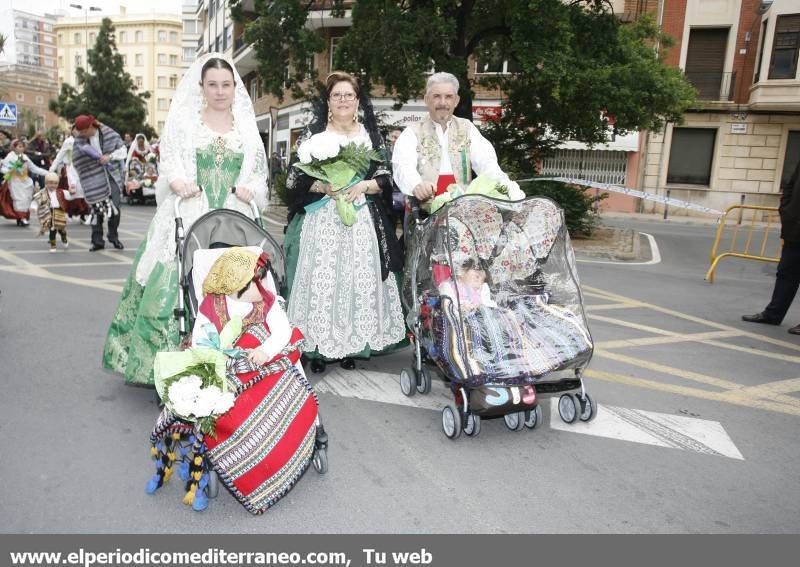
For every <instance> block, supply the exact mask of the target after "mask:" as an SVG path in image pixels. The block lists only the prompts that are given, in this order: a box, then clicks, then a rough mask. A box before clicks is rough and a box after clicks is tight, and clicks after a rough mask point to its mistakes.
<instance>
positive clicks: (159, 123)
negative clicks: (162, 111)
mask: <svg viewBox="0 0 800 567" xmlns="http://www.w3.org/2000/svg"><path fill="white" fill-rule="evenodd" d="M163 130H164V121H163V120H159V121H158V131H159V132H161V131H163Z"/></svg>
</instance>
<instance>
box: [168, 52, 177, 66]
mask: <svg viewBox="0 0 800 567" xmlns="http://www.w3.org/2000/svg"><path fill="white" fill-rule="evenodd" d="M169 64H170V65H177V64H178V56H177V55H175V54H172V55H170V56H169Z"/></svg>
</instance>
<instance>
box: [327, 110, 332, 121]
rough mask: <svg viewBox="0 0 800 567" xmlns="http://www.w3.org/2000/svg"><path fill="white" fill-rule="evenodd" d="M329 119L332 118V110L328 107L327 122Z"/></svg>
mask: <svg viewBox="0 0 800 567" xmlns="http://www.w3.org/2000/svg"><path fill="white" fill-rule="evenodd" d="M331 120H333V111H332V110H330V109H329V110H328V122H330V121H331Z"/></svg>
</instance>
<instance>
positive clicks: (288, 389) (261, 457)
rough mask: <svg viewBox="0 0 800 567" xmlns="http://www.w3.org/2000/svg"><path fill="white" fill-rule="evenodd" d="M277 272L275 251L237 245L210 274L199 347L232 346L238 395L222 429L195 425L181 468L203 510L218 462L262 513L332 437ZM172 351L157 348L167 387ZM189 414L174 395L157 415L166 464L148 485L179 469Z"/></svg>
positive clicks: (228, 349) (197, 331)
mask: <svg viewBox="0 0 800 567" xmlns="http://www.w3.org/2000/svg"><path fill="white" fill-rule="evenodd" d="M268 274H269V260H268V258H267V255H266V254H265V253H261V254H260V255H259V254H256V253H255V252H253V251H251V250H248V249H245V248H240V247H234V248H230V249H227V250H226V251H225V252H223V253H222V255H221V256H220V257H219V258H217V260H216V261H215V262H214V263H213V265H212V266H211V270H210V271H209V273H208V276H207V277H206V279H205V280H204V282H203V295H204V298H203V300H202V302H201V303H200V306H199V308H198V312H197V318H196V320H195V323H194V328H193V331H192V350H197V349H200V350H203V349H206V350H207V349H213V350H217V351H221V352H223V353H224V354H225V355H226V360H227V362H226V366H227V369H226V370H227V371H226V380H227V384H228V391H232V392H233V393H234V395H235V401H234V402H233V406H232V407H230V409H228V410H226V411H225V413H223V414H222V415H218V416H217V417H216V419H215V422H214V425H213V433H208V434H202V433H201V432H199V431H196V430H195V431H194V432H193V433H191V434H190V437H189V439H190V441H191V443H192V454H191V458H190V459H189V460H188V461H184V462H183V464H182V465H181V470H180V476H181V478H182V479H183V480H186V481H187V486H186V490H187V493H186V496H185V497H184V500H183V501H184V503H185V504H188V505H191V506H192V507H193V508H194V509H195V510H202V509H204V508H205V507H206V506H207V505H208V500H207V496H206V494H205V491H204V487H205V486H206V485H207V483H208V482H209V481H208V473H207V472H204V471H207V470H209V469H211V468H213V469H214V471H216V474H217V475H218V476H219V479H220V480H221V482H222V483H223V484H224V485H225V486H226V487H227V488H228V490H229V491H230V492H231V493H232V494H233V495H234V497H236V499H237V500H239V502H240V503H241V504H242V505H243V506H244V507H245V508H246V509H247V510H248V511H250V512H252V513H253V514H261V513H263V512H264V511H266V510H267V509H268V508H269V507H271V506H272V505H273V504H275V503H276V502H277V501H278V500H280V499H281V498H282V497H283V496H284V495H285V494H286V493H287V492H289V490H291V488H292V487H293V486H294V484H295V483H296V482H297V481H298V480H299V479H300V477H301V476H302V475H303V473H304V472H305V470H306V469H307V468H308V467H309V465H310V464H311V463H312V459H313V458H314V454H315V450H318V449H319V448H320V447H324V446H325V445H326V441H327V438H326V437H325V433H324V430H323V428H322V426H321V425H320V424H319V422H318V403H317V399H316V395H315V393H314V390H313V388H312V387H311V384H309V382H308V380H307V379H306V377H305V374H304V373H303V369H302V366H301V365H300V348H301V347H302V346H303V335H302V333H301V332H300V331H299V330H298V329H297V328H296V327H293V326H292V325H291V324H290V323H289V321H288V319H287V318H286V313H285V312H284V310H283V307H282V306H281V304H280V303H279V301H278V298H277V296H276V295H275V293H274V292H272V291H270V290H269V289H267V287H268V284H267V281H268ZM231 329H234V330H233V331H232V330H231ZM163 354H165V353H158V355H157V357H156V365H157V367H156V368H155V374H156V387H157V388H158V385H159V381H160V377H161V374H162V373H161V372H160V370H159V368H158V365H159V357H162V355H163ZM172 354H180V353H172ZM182 423H184V424H185V422H181V421H180V419H178V417H177V416H176V415H175V414H174V413H172V412H170V410H169V404H168V405H167V407H166V408H165V410H164V411H163V412H162V414H161V416H160V417H159V419H158V421H157V422H156V427H155V430H154V431H153V433H152V434H151V441H152V442H153V446H154V454H155V456H156V460H157V472H156V475H155V476H154V477H153V478H152V479H151V481H150V483H149V484H148V488H147V491H148V492H154V491H155V490H156V489H157V488H159V487H160V486H161V485H162V484H163V483H164V482H166V480H167V479H168V478H169V475H170V473H171V470H172V466H173V461H174V459H175V452H174V450H172V449H171V447H172V446H173V445H172V442H171V441H170V440H169V438H170V437H171V438H172V439H178V438H179V437H181V436H182V435H185V433H186V429H185V427H184V426H182V425H181V424H182ZM204 462H205V463H206V464H203V463H204Z"/></svg>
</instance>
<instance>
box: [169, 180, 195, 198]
mask: <svg viewBox="0 0 800 567" xmlns="http://www.w3.org/2000/svg"><path fill="white" fill-rule="evenodd" d="M169 187H170V189H172V192H173V193H175V194H176V195H177V196H178V197H180V198H182V199H191V198H192V197H197V196H198V195H199V194H200V188H199V187H198V186H197V185H195V184H194V183H192V182H191V181H184V180H183V179H176V180H175V181H173V182H172V183H170V184H169Z"/></svg>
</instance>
